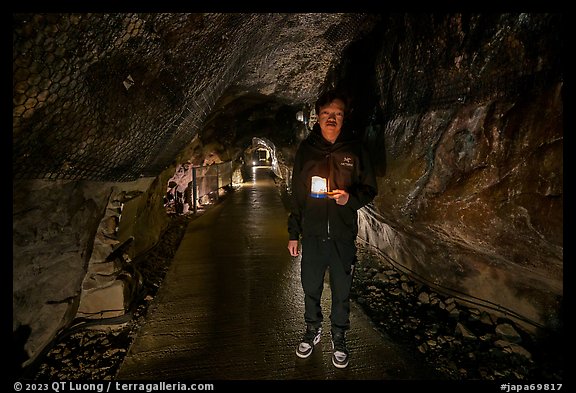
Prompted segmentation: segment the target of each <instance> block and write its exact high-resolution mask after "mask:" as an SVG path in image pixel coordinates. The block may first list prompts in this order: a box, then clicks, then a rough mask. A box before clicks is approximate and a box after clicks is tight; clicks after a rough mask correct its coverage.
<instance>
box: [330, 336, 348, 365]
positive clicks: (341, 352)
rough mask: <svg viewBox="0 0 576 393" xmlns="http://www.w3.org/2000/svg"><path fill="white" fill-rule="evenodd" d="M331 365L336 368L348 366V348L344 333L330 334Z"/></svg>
mask: <svg viewBox="0 0 576 393" xmlns="http://www.w3.org/2000/svg"><path fill="white" fill-rule="evenodd" d="M332 364H333V365H334V366H336V367H338V368H346V366H348V348H346V335H345V334H344V332H342V333H332Z"/></svg>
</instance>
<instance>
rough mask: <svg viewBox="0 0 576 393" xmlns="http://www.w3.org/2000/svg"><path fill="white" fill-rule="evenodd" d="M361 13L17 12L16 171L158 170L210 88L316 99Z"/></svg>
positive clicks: (131, 173)
mask: <svg viewBox="0 0 576 393" xmlns="http://www.w3.org/2000/svg"><path fill="white" fill-rule="evenodd" d="M375 19H376V17H375V16H373V15H366V14H321V13H313V14H298V13H290V14H278V13H275V14H64V15H60V14H47V15H41V14H34V15H30V14H16V15H14V18H13V47H14V51H13V71H14V75H13V89H14V106H13V118H14V121H13V123H14V126H13V142H14V144H13V146H14V148H13V170H14V178H15V179H19V178H23V179H30V178H44V179H69V180H82V179H88V180H104V181H128V180H134V179H136V178H138V177H141V176H156V175H158V173H159V172H161V171H162V170H163V169H165V168H166V167H167V166H168V165H169V164H171V163H172V161H173V160H174V158H175V156H176V155H177V154H178V152H179V151H180V150H181V149H182V147H183V146H184V145H186V144H187V143H189V142H190V141H191V140H192V138H193V137H194V136H195V134H196V133H197V132H198V130H199V129H200V128H201V127H202V126H203V124H204V122H205V120H206V119H207V117H208V116H209V115H210V113H211V112H212V110H213V109H214V108H215V105H216V103H217V101H218V100H220V101H221V102H224V103H225V102H226V101H228V100H229V101H233V100H234V99H235V98H236V97H238V96H242V95H245V94H252V95H260V96H262V97H263V99H264V100H265V99H266V97H274V100H276V101H279V102H285V103H286V104H294V105H295V104H301V103H306V102H312V101H314V99H315V96H316V93H317V91H318V89H319V87H320V85H321V84H322V83H323V82H324V78H325V76H326V74H327V72H328V71H329V69H330V68H331V67H333V66H334V64H335V62H337V60H338V59H339V56H340V54H341V51H342V50H343V48H345V47H346V45H348V44H349V43H350V42H352V41H353V40H355V39H357V38H358V37H359V36H361V35H362V34H363V33H365V32H366V31H368V30H369V29H370V28H371V27H372V25H373V23H374V21H375Z"/></svg>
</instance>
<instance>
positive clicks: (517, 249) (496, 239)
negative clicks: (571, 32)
mask: <svg viewBox="0 0 576 393" xmlns="http://www.w3.org/2000/svg"><path fill="white" fill-rule="evenodd" d="M559 25H560V22H559V20H558V17H557V16H550V15H525V14H519V15H500V16H493V15H490V16H488V15H487V16H475V17H470V16H462V15H451V16H445V17H434V16H413V15H408V16H406V17H405V18H403V19H402V18H391V20H390V23H388V24H387V25H386V27H385V28H384V30H382V31H381V34H382V35H383V36H386V37H395V38H393V39H388V40H384V39H382V40H379V41H378V40H375V41H374V42H376V43H378V42H379V44H377V45H378V46H377V50H376V53H377V54H376V55H375V57H374V61H375V63H374V64H375V68H376V70H375V72H374V75H375V78H374V79H372V80H371V82H372V83H373V85H372V88H371V90H370V87H367V88H366V85H364V86H362V87H363V88H366V90H365V91H368V93H366V95H370V93H369V92H370V91H372V94H373V95H374V97H376V100H377V102H376V103H375V104H373V105H372V106H370V105H369V103H367V105H366V106H368V111H370V110H372V111H373V113H374V114H377V115H378V116H376V115H374V116H372V121H371V123H370V124H368V125H367V126H366V131H365V137H366V139H367V141H368V146H369V147H370V149H371V153H372V155H373V158H374V162H375V163H376V166H377V170H378V174H379V182H378V183H379V195H378V197H377V198H376V200H375V204H374V206H375V209H372V210H371V209H366V210H365V211H364V212H363V220H362V225H361V236H362V237H363V238H365V239H367V240H368V241H369V242H370V243H371V244H372V245H373V246H374V247H375V248H376V249H378V250H380V251H381V252H382V253H383V254H384V255H386V258H388V259H390V260H391V261H393V262H394V264H395V265H397V266H398V267H401V268H402V269H403V270H404V271H406V272H411V274H412V275H413V276H415V277H419V278H420V279H422V280H425V281H426V282H428V283H430V284H432V285H434V286H436V287H438V288H439V289H440V288H443V290H444V291H446V292H449V293H452V294H456V293H458V294H460V296H461V297H463V298H468V300H470V301H472V302H475V303H479V304H483V305H484V306H486V307H489V308H491V309H494V310H498V312H500V313H502V314H507V315H509V316H510V317H513V318H516V319H517V320H518V321H520V322H522V323H523V324H524V325H525V326H526V327H527V328H529V329H531V330H537V329H539V328H552V329H555V328H558V325H559V324H560V323H561V321H560V320H559V314H560V310H561V308H562V298H563V180H562V179H563V81H562V71H561V68H560V66H559V61H560V59H561V53H560V48H561V45H560V44H559V42H561V39H560V37H559V30H558V29H557V26H559ZM349 68H350V69H352V70H353V69H354V68H353V66H350V67H349ZM384 76H386V77H385V78H384ZM374 86H376V88H374ZM356 94H357V95H359V93H356ZM364 110H365V111H366V109H364Z"/></svg>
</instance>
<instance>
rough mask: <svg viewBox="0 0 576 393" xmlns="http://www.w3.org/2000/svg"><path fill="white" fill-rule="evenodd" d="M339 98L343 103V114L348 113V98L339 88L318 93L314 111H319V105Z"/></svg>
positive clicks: (321, 105)
mask: <svg viewBox="0 0 576 393" xmlns="http://www.w3.org/2000/svg"><path fill="white" fill-rule="evenodd" d="M336 99H339V100H341V101H342V102H343V103H344V115H346V114H348V111H349V105H350V100H349V99H348V96H347V95H346V94H345V93H344V92H343V91H341V90H328V91H325V92H323V93H322V94H320V96H319V97H318V99H317V100H316V106H315V109H316V113H320V107H323V106H324V105H327V104H329V103H331V102H332V101H334V100H336Z"/></svg>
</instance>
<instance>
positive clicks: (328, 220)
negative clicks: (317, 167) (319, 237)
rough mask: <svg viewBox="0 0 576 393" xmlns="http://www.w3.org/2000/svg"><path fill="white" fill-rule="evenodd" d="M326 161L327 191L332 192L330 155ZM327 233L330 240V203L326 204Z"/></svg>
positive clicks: (327, 155)
mask: <svg viewBox="0 0 576 393" xmlns="http://www.w3.org/2000/svg"><path fill="white" fill-rule="evenodd" d="M326 160H327V161H328V179H327V180H326V183H327V186H328V187H327V188H328V189H327V190H326V191H332V185H331V184H330V179H331V178H332V165H330V153H328V154H326ZM327 202H329V201H327ZM326 231H327V234H328V239H330V203H326Z"/></svg>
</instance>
